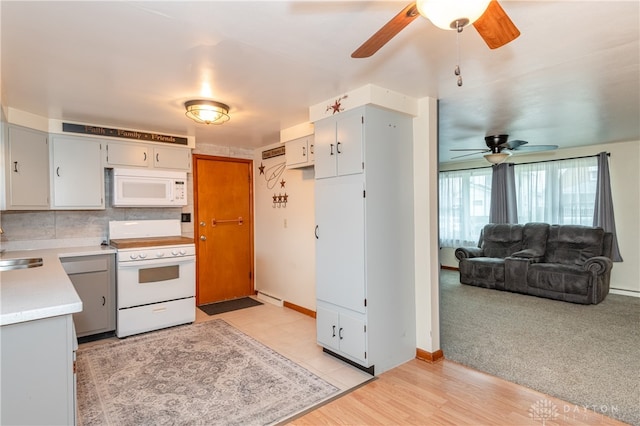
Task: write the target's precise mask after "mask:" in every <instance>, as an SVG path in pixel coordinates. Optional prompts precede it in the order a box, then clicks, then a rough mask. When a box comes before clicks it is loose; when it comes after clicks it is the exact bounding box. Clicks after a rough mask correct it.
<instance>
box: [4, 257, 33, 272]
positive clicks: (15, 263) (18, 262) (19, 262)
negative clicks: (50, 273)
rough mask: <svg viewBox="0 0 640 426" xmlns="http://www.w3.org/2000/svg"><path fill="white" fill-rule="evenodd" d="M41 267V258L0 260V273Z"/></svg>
mask: <svg viewBox="0 0 640 426" xmlns="http://www.w3.org/2000/svg"><path fill="white" fill-rule="evenodd" d="M38 266H42V258H41V257H28V258H24V259H2V260H0V271H12V270H14V269H28V268H36V267H38Z"/></svg>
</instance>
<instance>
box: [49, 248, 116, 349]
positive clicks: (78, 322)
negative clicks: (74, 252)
mask: <svg viewBox="0 0 640 426" xmlns="http://www.w3.org/2000/svg"><path fill="white" fill-rule="evenodd" d="M60 261H61V262H62V267H63V268H64V270H65V272H66V273H67V275H68V276H69V279H71V282H72V283H73V286H74V287H75V289H76V292H77V293H78V296H80V299H81V300H82V312H78V313H76V314H73V321H74V323H75V326H76V333H77V335H78V337H84V336H90V335H93V334H98V333H105V332H109V331H114V330H115V329H116V315H115V309H116V308H115V306H116V305H115V298H116V282H115V276H116V274H115V255H113V254H101V255H91V256H76V257H63V258H61V259H60Z"/></svg>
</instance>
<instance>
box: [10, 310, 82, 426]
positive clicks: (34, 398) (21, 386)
mask: <svg viewBox="0 0 640 426" xmlns="http://www.w3.org/2000/svg"><path fill="white" fill-rule="evenodd" d="M0 340H1V346H2V358H1V359H0V371H2V374H1V375H0V378H1V379H0V380H1V390H2V392H0V406H1V407H2V410H0V424H3V425H74V424H76V418H75V415H76V380H75V373H74V371H75V367H74V364H75V350H76V349H77V340H76V338H75V335H74V332H73V320H72V318H71V315H60V316H56V317H51V318H44V319H39V320H34V321H26V322H22V323H17V324H10V325H5V326H2V328H1V329H0Z"/></svg>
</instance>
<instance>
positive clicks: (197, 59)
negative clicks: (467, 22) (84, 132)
mask: <svg viewBox="0 0 640 426" xmlns="http://www.w3.org/2000/svg"><path fill="white" fill-rule="evenodd" d="M407 3H408V1H351V2H328V1H315V2H311V1H257V2H247V1H237V0H236V1H197V2H184V1H180V2H165V1H146V2H132V1H109V2H77V1H72V2H57V1H44V2H27V1H15V2H14V1H6V0H5V1H2V2H1V3H0V13H1V24H2V26H1V36H2V39H1V43H2V44H1V47H2V51H1V60H2V63H1V72H2V74H1V79H2V103H3V105H4V106H5V107H12V108H15V109H18V110H22V111H27V112H30V113H33V114H36V115H40V116H44V117H49V118H55V119H60V120H66V121H75V122H84V123H92V124H97V125H102V126H107V127H109V126H110V127H120V128H132V129H138V130H147V131H153V132H158V133H163V132H164V133H172V134H186V135H195V136H196V139H197V141H206V142H210V143H214V144H218V145H222V146H238V147H244V148H257V147H260V146H264V145H267V144H270V143H273V142H277V141H278V140H279V131H280V130H281V129H283V128H287V127H291V126H293V125H297V124H299V123H302V122H305V121H307V120H308V107H309V106H310V105H313V104H316V103H318V102H322V101H324V100H326V99H330V98H332V97H338V96H340V95H341V94H343V93H345V92H347V91H350V90H353V89H356V88H359V87H362V86H364V85H366V84H368V83H372V84H375V85H377V86H381V87H384V88H386V89H390V90H393V91H397V92H401V93H404V94H406V95H409V96H412V97H415V98H421V97H425V96H431V97H435V98H438V99H440V128H439V135H440V159H441V161H446V160H448V159H449V157H450V153H449V151H448V150H449V149H450V148H473V147H477V148H483V147H484V146H485V145H484V140H483V137H484V136H486V135H491V134H497V133H507V134H509V135H511V139H524V140H527V141H529V143H530V144H532V145H533V144H557V145H559V146H560V147H561V148H565V147H573V146H579V145H592V144H600V143H609V142H619V141H629V140H634V141H635V140H640V124H639V123H640V65H639V64H640V37H639V28H640V2H638V1H637V0H636V1H600V2H596V1H568V0H565V1H540V0H538V1H506V0H504V1H501V5H502V6H503V8H504V9H505V10H506V11H507V13H508V14H509V16H510V17H511V19H512V20H513V21H514V23H515V24H516V25H517V26H518V28H519V29H520V31H521V33H522V35H521V36H520V37H519V38H518V39H516V40H515V41H513V42H512V43H510V44H508V45H506V46H504V47H502V48H500V49H496V50H490V49H489V48H487V47H486V45H485V44H484V42H483V41H482V39H481V38H480V36H479V35H478V34H477V32H476V31H475V29H474V28H473V27H469V28H467V29H465V31H464V32H463V33H462V34H461V35H460V39H459V51H460V61H459V64H460V67H461V70H462V76H463V79H464V85H463V86H462V87H458V86H457V85H456V77H455V76H454V75H453V69H454V67H455V65H456V64H457V63H458V59H457V52H456V33H455V32H453V31H444V30H440V29H438V28H436V27H435V26H433V25H432V24H431V23H430V22H429V21H427V20H425V19H423V18H418V19H416V20H415V21H414V22H413V23H412V24H410V25H409V26H408V27H407V28H405V29H404V30H403V31H402V32H401V33H400V34H399V35H398V36H396V37H395V38H394V39H393V40H392V41H391V42H390V43H389V44H387V45H386V46H385V47H383V48H382V49H381V50H380V51H379V52H378V53H376V54H375V55H374V56H373V57H371V58H368V59H352V58H351V57H350V54H351V52H352V51H353V50H355V49H356V48H357V47H358V46H359V45H360V44H361V43H362V42H364V40H366V39H367V38H368V37H369V36H370V35H372V34H373V33H374V32H375V31H376V30H377V29H378V28H380V27H381V26H382V25H384V24H385V23H386V22H387V21H388V20H389V19H391V18H392V17H393V16H394V15H395V14H396V13H398V12H399V11H400V10H401V9H402V8H403V7H404V6H405V5H406V4H407ZM201 97H207V98H211V99H214V100H218V101H221V102H224V103H227V104H229V105H230V107H231V111H230V115H231V120H230V121H229V122H228V123H226V124H224V125H222V126H206V125H201V124H195V123H194V122H192V121H190V120H189V119H187V118H186V117H185V116H184V106H183V104H184V102H185V101H186V100H188V99H194V98H201ZM458 154H459V153H458ZM454 155H455V154H454Z"/></svg>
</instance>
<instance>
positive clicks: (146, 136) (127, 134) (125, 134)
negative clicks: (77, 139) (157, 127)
mask: <svg viewBox="0 0 640 426" xmlns="http://www.w3.org/2000/svg"><path fill="white" fill-rule="evenodd" d="M62 131H63V132H69V133H82V134H85V135H95V136H109V137H112V138H122V139H135V140H139V141H146V142H163V143H171V144H177V145H188V144H189V141H188V139H187V138H183V137H180V136H170V135H161V134H158V133H146V132H138V131H136V130H123V129H110V128H107V127H97V126H87V125H84V124H73V123H62Z"/></svg>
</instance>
